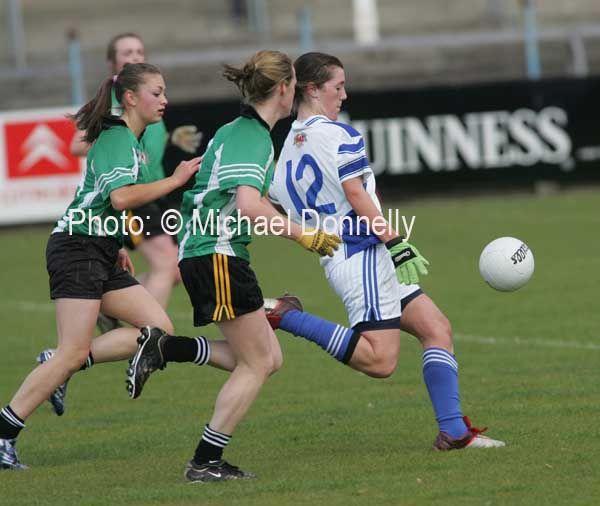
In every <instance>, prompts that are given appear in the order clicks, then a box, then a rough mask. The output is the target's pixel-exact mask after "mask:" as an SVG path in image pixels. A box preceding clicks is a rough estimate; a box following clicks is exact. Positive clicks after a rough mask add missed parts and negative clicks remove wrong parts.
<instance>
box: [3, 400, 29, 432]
mask: <svg viewBox="0 0 600 506" xmlns="http://www.w3.org/2000/svg"><path fill="white" fill-rule="evenodd" d="M24 428H25V422H24V421H23V420H21V418H19V416H17V414H16V413H15V412H14V411H13V410H12V409H11V407H10V406H6V407H5V408H3V409H2V410H1V411H0V439H16V438H17V436H18V435H19V432H21V430H22V429H24Z"/></svg>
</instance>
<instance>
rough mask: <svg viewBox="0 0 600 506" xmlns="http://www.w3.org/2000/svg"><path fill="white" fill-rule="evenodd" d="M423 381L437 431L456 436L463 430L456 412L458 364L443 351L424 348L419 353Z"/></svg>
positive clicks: (465, 427) (459, 414)
mask: <svg viewBox="0 0 600 506" xmlns="http://www.w3.org/2000/svg"><path fill="white" fill-rule="evenodd" d="M423 379H424V380H425V384H426V385H427V391H428V392H429V398H430V399H431V404H433V410H434V411H435V419H436V420H437V423H438V425H439V427H440V432H445V433H446V434H448V435H449V436H450V437H454V438H456V437H460V436H462V435H463V434H464V433H465V432H466V431H467V426H466V425H465V422H464V421H463V414H462V411H461V409H460V394H459V393H458V363H457V362H456V359H455V358H454V355H452V354H451V353H450V352H448V351H446V350H444V349H443V348H427V349H426V350H425V351H424V352H423Z"/></svg>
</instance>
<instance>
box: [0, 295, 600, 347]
mask: <svg viewBox="0 0 600 506" xmlns="http://www.w3.org/2000/svg"><path fill="white" fill-rule="evenodd" d="M0 307H6V308H11V309H16V310H18V311H25V312H36V311H43V312H54V304H52V303H51V302H32V301H2V302H0ZM191 315H192V313H191V310H190V311H170V312H169V316H171V318H177V319H179V318H181V319H191ZM454 339H455V340H456V341H458V342H460V341H464V342H468V343H476V344H487V345H490V346H496V345H499V346H515V345H517V346H532V347H538V348H564V349H572V350H593V351H600V344H598V343H591V342H580V341H564V340H556V339H540V338H533V337H531V338H529V337H519V336H514V337H487V336H474V335H470V334H455V336H454Z"/></svg>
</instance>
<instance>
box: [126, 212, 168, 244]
mask: <svg viewBox="0 0 600 506" xmlns="http://www.w3.org/2000/svg"><path fill="white" fill-rule="evenodd" d="M162 214H163V209H162V207H161V205H160V203H159V202H158V201H154V202H150V203H148V204H144V205H143V206H140V207H137V208H135V209H133V210H132V211H129V213H128V215H127V230H128V233H127V234H124V236H123V237H124V242H125V246H127V247H128V248H129V249H131V250H134V249H135V248H136V247H137V246H138V245H139V244H140V243H141V242H142V241H143V240H144V239H149V238H150V237H155V236H157V235H161V234H164V233H165V231H164V230H163V227H162V222H161V218H162ZM134 216H136V217H137V218H139V219H140V220H141V222H142V223H143V229H142V230H141V233H140V224H139V222H138V220H133V217H134Z"/></svg>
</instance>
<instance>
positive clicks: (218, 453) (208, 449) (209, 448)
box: [194, 424, 231, 464]
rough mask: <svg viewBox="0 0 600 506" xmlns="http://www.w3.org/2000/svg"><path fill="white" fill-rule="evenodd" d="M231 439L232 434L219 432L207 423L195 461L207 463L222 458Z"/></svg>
mask: <svg viewBox="0 0 600 506" xmlns="http://www.w3.org/2000/svg"><path fill="white" fill-rule="evenodd" d="M229 441H231V435H229V434H223V433H222V432H217V431H216V430H213V429H211V428H210V426H209V425H208V424H206V425H205V427H204V433H203V434H202V439H200V442H199V443H198V446H197V447H196V452H195V453H194V462H195V463H196V464H206V463H207V462H210V461H215V460H221V458H222V457H223V450H224V449H225V447H226V446H227V445H228V444H229Z"/></svg>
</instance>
